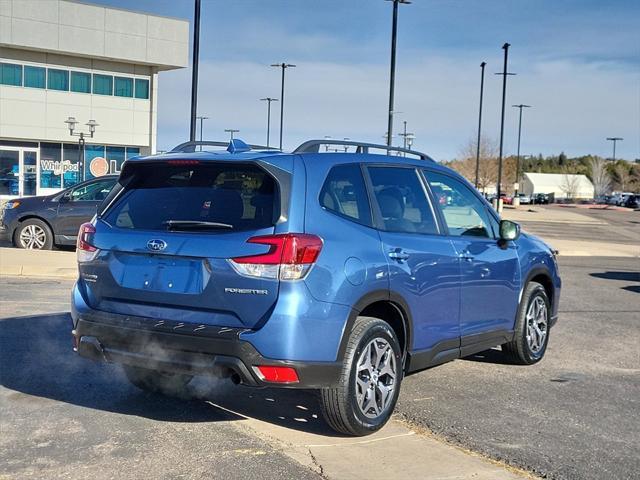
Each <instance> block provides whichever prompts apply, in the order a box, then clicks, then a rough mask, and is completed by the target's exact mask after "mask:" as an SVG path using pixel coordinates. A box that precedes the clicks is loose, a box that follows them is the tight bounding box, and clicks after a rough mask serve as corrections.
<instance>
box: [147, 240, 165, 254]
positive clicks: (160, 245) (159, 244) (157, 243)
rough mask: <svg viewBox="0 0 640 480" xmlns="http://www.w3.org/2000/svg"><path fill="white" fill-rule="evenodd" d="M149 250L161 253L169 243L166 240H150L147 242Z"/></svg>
mask: <svg viewBox="0 0 640 480" xmlns="http://www.w3.org/2000/svg"><path fill="white" fill-rule="evenodd" d="M147 248H148V249H149V250H152V251H154V252H161V251H162V250H164V249H165V248H167V242H165V241H164V240H157V239H153V240H149V241H148V242H147Z"/></svg>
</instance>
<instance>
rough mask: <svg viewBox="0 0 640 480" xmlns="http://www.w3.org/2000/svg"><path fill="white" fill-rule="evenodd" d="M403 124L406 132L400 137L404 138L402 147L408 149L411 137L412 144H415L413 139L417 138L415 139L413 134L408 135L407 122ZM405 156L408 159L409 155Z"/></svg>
mask: <svg viewBox="0 0 640 480" xmlns="http://www.w3.org/2000/svg"><path fill="white" fill-rule="evenodd" d="M403 123H404V131H403V133H400V134H399V135H400V136H401V137H402V140H403V141H402V146H403V147H404V148H407V145H408V144H409V137H411V139H412V140H411V142H412V143H413V138H415V137H414V134H413V133H407V121H406V120H405V121H404V122H403ZM404 156H405V157H406V156H407V154H406V153H405V154H404Z"/></svg>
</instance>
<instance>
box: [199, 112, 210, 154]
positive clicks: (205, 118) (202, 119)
mask: <svg viewBox="0 0 640 480" xmlns="http://www.w3.org/2000/svg"><path fill="white" fill-rule="evenodd" d="M196 118H197V119H198V120H200V143H201V145H200V151H202V122H204V121H205V120H209V117H196Z"/></svg>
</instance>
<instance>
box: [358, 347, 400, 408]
mask: <svg viewBox="0 0 640 480" xmlns="http://www.w3.org/2000/svg"><path fill="white" fill-rule="evenodd" d="M396 377H397V373H396V357H395V353H394V351H393V348H391V344H390V343H389V342H388V341H387V340H385V339H384V338H375V339H373V340H371V341H370V342H369V343H368V344H367V346H366V347H365V348H364V349H363V350H362V352H361V353H360V357H359V358H358V363H357V370H356V401H357V403H358V407H359V408H360V411H361V412H362V413H363V414H364V416H365V417H367V418H377V417H379V416H380V415H381V414H383V413H384V412H385V411H386V410H387V409H388V408H389V405H390V404H391V400H392V399H393V396H394V390H395V386H396Z"/></svg>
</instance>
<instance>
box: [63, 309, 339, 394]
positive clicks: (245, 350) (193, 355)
mask: <svg viewBox="0 0 640 480" xmlns="http://www.w3.org/2000/svg"><path fill="white" fill-rule="evenodd" d="M75 325H76V326H75V329H74V330H73V331H72V334H73V336H74V337H75V338H74V345H76V350H77V352H78V353H79V354H80V355H81V356H83V357H86V358H91V359H93V360H97V361H106V362H110V363H121V364H126V365H134V366H139V367H144V368H151V369H156V370H162V371H167V372H177V373H188V374H193V375H219V376H220V375H222V376H232V378H233V379H234V380H235V381H239V382H240V383H243V384H245V385H249V386H254V387H267V386H269V387H286V388H309V389H317V388H326V387H332V386H335V385H337V383H338V379H339V376H340V373H341V370H342V363H341V362H301V361H287V360H273V359H269V358H265V357H263V356H262V355H260V353H259V352H258V351H257V350H256V349H255V347H254V346H253V345H251V344H250V343H249V342H247V341H244V340H241V339H240V338H239V336H240V334H241V333H242V332H244V331H245V330H244V329H233V328H223V327H210V326H208V327H205V328H200V327H198V326H197V325H193V326H191V327H190V326H186V325H185V324H181V323H180V322H169V321H159V320H157V319H151V318H143V317H131V316H125V315H117V314H112V313H105V312H98V311H91V312H83V313H81V314H79V315H78V317H77V322H76V324H75ZM177 331H179V332H180V333H177ZM257 365H268V366H287V367H292V368H294V369H295V370H296V372H297V374H298V378H299V382H296V383H272V382H265V381H263V379H262V378H261V375H260V374H259V373H258V371H257V370H256V368H255V367H256V366H257Z"/></svg>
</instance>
